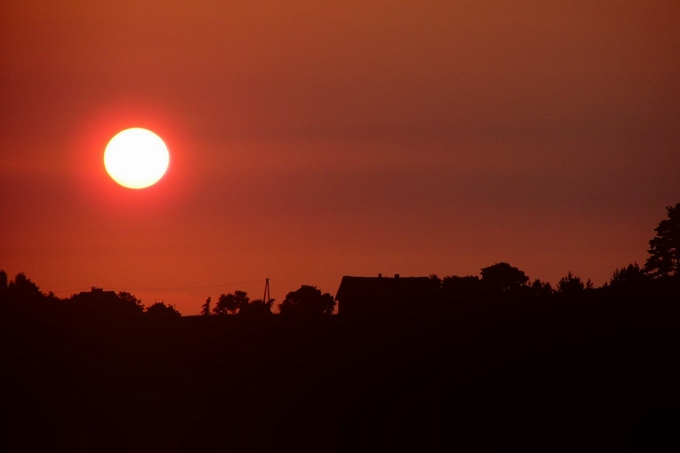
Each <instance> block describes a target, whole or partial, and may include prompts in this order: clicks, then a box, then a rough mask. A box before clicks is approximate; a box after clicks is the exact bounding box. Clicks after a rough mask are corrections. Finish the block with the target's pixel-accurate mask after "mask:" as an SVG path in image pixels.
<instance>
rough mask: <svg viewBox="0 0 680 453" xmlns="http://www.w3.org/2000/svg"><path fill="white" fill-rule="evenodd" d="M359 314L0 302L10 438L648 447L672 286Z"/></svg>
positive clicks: (675, 361) (42, 442) (67, 444)
mask: <svg viewBox="0 0 680 453" xmlns="http://www.w3.org/2000/svg"><path fill="white" fill-rule="evenodd" d="M591 294H593V295H592V296H590V297H584V298H581V299H579V300H558V299H555V300H551V301H550V303H549V304H546V303H540V301H538V302H537V301H536V300H532V301H521V300H520V301H508V300H497V301H495V302H490V301H487V302H484V303H477V304H470V303H467V304H461V305H459V306H456V305H455V304H452V305H451V304H449V305H446V306H429V305H428V306H425V305H424V306H423V307H424V308H423V309H422V310H413V311H411V312H409V313H408V314H404V313H384V314H382V315H380V316H376V315H371V316H365V317H363V318H360V317H356V318H351V319H346V318H343V317H341V316H325V317H321V318H318V319H317V318H310V319H302V318H289V319H286V318H284V317H281V316H271V317H267V318H263V319H246V318H240V317H238V316H210V317H186V318H178V319H148V318H142V317H138V318H126V319H122V318H120V319H119V318H106V317H99V318H88V319H86V320H83V319H78V318H77V317H68V316H61V317H60V316H54V315H52V314H46V313H42V312H40V311H38V312H35V311H34V312H30V311H26V310H21V309H16V307H11V306H5V307H2V317H1V320H0V327H1V329H2V343H1V346H0V347H1V351H0V353H1V357H0V358H1V360H2V370H1V372H2V376H1V379H2V380H1V381H0V384H1V385H2V391H3V396H2V411H3V416H4V420H5V423H4V424H3V425H2V431H1V433H0V435H1V437H2V439H1V441H2V443H3V444H2V447H0V448H3V449H4V450H6V451H37V450H40V451H147V452H148V451H315V452H332V451H338V452H345V451H347V452H355V451H392V450H396V449H397V448H398V447H399V449H400V450H404V449H406V450H418V451H520V450H521V451H584V450H585V451H596V450H606V451H658V450H656V449H655V448H654V445H652V444H654V443H656V444H657V446H658V445H663V444H662V443H661V442H662V441H666V442H669V441H671V442H675V450H671V451H677V447H678V439H677V437H676V436H675V435H674V434H673V433H674V432H675V429H676V427H677V424H678V422H680V385H679V384H678V383H679V382H680V361H679V360H680V303H678V297H677V296H678V294H677V293H672V292H669V293H662V292H659V293H654V294H643V293H638V294H635V293H619V294H615V293H613V292H607V293H597V292H593V293H591Z"/></svg>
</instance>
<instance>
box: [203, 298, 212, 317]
mask: <svg viewBox="0 0 680 453" xmlns="http://www.w3.org/2000/svg"><path fill="white" fill-rule="evenodd" d="M210 302H211V299H210V297H208V298H207V299H206V300H205V303H204V304H203V305H201V315H202V316H210Z"/></svg>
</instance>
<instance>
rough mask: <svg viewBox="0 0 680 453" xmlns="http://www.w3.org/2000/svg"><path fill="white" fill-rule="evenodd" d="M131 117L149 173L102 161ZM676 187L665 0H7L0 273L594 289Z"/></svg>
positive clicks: (635, 256)
mask: <svg viewBox="0 0 680 453" xmlns="http://www.w3.org/2000/svg"><path fill="white" fill-rule="evenodd" d="M134 126H140V127H147V128H149V129H152V130H154V131H155V132H156V133H158V134H159V135H160V136H161V137H163V139H164V140H165V141H166V143H167V144H168V147H169V149H170V153H171V162H170V169H169V171H168V173H167V174H166V176H165V177H164V178H163V179H162V180H161V181H160V182H159V183H158V184H157V185H155V186H153V187H151V188H149V189H145V190H142V191H133V190H130V189H125V188H122V187H120V186H118V185H116V183H115V182H113V181H112V180H111V179H110V178H109V177H108V176H107V174H106V172H105V170H104V167H103V152H104V147H105V146H106V143H107V142H108V140H109V139H110V138H111V137H112V136H113V135H114V134H115V133H117V132H118V131H120V130H122V129H125V128H128V127H134ZM677 202H680V2H677V1H675V0H673V1H664V2H658V1H649V0H645V1H642V0H641V1H624V0H616V1H592V0H589V1H548V0H546V1H509V0H502V1H455V0H442V1H427V0H419V1H410V0H409V1H404V0H391V1H370V0H369V1H367V0H362V1H353V0H348V1H343V2H320V1H318V0H312V1H286V2H281V1H224V0H220V1H193V2H186V1H144V0H135V1H121V0H116V1H96V2H92V1H57V0H53V1H50V2H25V1H12V0H3V1H2V2H0V269H4V270H6V271H7V272H8V274H10V276H11V277H13V276H14V275H15V274H16V273H17V272H20V271H23V272H25V273H26V274H27V275H28V277H29V278H31V279H32V280H34V281H35V282H36V283H37V284H38V285H39V286H40V287H41V289H43V290H44V291H50V290H52V291H55V292H57V295H59V296H68V295H70V294H71V293H73V292H77V291H80V290H85V289H88V288H89V287H90V286H100V287H104V288H106V289H113V290H116V291H120V290H129V291H131V292H133V293H134V294H136V295H137V296H138V297H140V298H141V299H142V300H143V301H144V302H145V303H147V304H150V303H152V302H153V301H155V300H164V301H166V302H168V303H173V304H176V306H177V308H178V309H179V310H180V311H181V312H182V313H183V314H193V313H197V312H198V311H199V310H200V305H201V304H202V303H203V301H204V300H205V299H206V298H207V297H208V296H212V298H213V300H215V299H216V298H217V297H218V296H219V294H221V293H226V292H230V291H234V290H236V289H243V290H246V291H248V292H249V294H250V295H251V296H252V297H261V293H262V290H263V285H264V278H265V277H269V278H270V279H271V290H272V296H274V297H275V298H276V299H277V300H278V301H279V302H280V301H281V300H282V299H283V297H284V296H285V294H286V293H287V292H288V291H292V290H295V289H297V288H298V287H299V286H300V285H302V284H311V285H316V286H318V287H319V288H320V289H321V290H322V291H324V292H330V293H331V294H335V292H336V290H337V287H338V285H339V283H340V279H341V277H342V276H343V275H360V276H369V275H377V274H378V273H382V274H384V275H390V274H393V273H399V274H401V275H404V276H410V275H429V274H432V273H436V274H438V275H440V276H445V275H452V274H456V275H468V274H478V273H479V270H480V268H482V267H485V266H489V265H491V264H494V263H496V262H499V261H507V262H509V263H510V264H512V265H514V266H517V267H519V268H520V269H522V270H524V271H525V272H526V273H527V274H528V275H529V276H530V277H531V278H540V279H542V280H548V281H550V282H552V283H553V284H554V283H556V282H557V280H558V279H559V278H560V277H561V276H563V275H565V274H566V273H567V272H568V271H570V270H571V271H572V272H574V273H575V274H577V275H580V276H581V277H582V278H584V279H586V278H591V279H592V280H593V281H594V282H595V283H596V284H597V285H601V284H602V283H604V282H605V281H606V280H608V278H609V277H610V275H611V273H612V271H613V270H614V269H615V268H616V267H621V266H623V265H626V264H628V263H630V262H633V261H637V262H638V263H640V264H642V263H644V260H645V258H646V257H647V252H646V250H647V247H648V241H649V239H651V238H652V237H653V236H654V231H653V230H654V228H655V227H656V225H657V223H658V222H659V221H660V220H662V219H663V218H665V216H666V210H665V206H667V205H671V204H673V205H674V204H675V203H677ZM244 282H248V283H244ZM212 285H223V286H212ZM208 286H212V287H208ZM199 287H200V288H199ZM170 288H173V289H170Z"/></svg>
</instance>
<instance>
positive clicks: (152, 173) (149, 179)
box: [104, 127, 170, 189]
mask: <svg viewBox="0 0 680 453" xmlns="http://www.w3.org/2000/svg"><path fill="white" fill-rule="evenodd" d="M169 163H170V154H169V153H168V147H167V146H165V143H164V142H163V140H162V139H161V138H160V137H159V136H158V135H156V134H154V133H153V132H151V131H150V130H147V129H143V128H141V127H133V128H131V129H125V130H124V131H120V132H118V133H117V134H116V135H114V136H113V138H112V139H111V140H110V141H109V144H108V145H106V149H105V150H104V167H105V168H106V172H107V173H108V174H109V176H111V178H112V179H113V180H114V181H116V182H117V183H118V184H120V185H121V186H123V187H127V188H130V189H144V188H145V187H149V186H152V185H154V184H156V183H157V182H158V181H159V180H160V179H161V178H162V177H163V175H164V174H165V171H166V170H167V169H168V164H169Z"/></svg>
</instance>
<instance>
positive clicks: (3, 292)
mask: <svg viewBox="0 0 680 453" xmlns="http://www.w3.org/2000/svg"><path fill="white" fill-rule="evenodd" d="M8 283H9V281H8V280H7V272H5V271H0V301H4V300H5V299H7V290H8V288H7V285H8Z"/></svg>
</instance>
